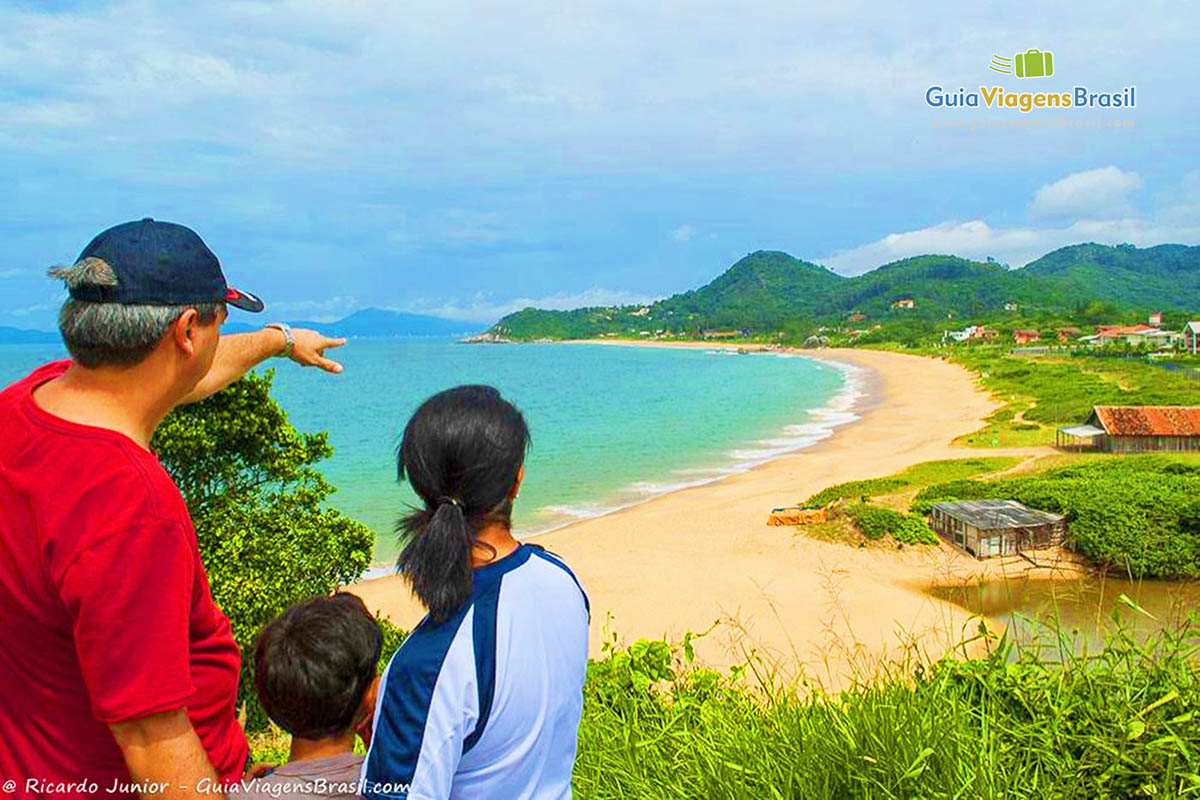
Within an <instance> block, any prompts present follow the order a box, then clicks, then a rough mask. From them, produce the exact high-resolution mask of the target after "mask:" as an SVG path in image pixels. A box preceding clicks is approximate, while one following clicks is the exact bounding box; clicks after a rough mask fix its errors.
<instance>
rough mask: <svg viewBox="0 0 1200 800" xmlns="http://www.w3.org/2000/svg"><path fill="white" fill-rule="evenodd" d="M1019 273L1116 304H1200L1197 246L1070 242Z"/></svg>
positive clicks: (1189, 306)
mask: <svg viewBox="0 0 1200 800" xmlns="http://www.w3.org/2000/svg"><path fill="white" fill-rule="evenodd" d="M1021 271H1022V272H1024V273H1027V274H1029V275H1037V276H1040V277H1047V278H1053V279H1055V280H1056V281H1057V282H1058V284H1059V285H1060V286H1062V287H1063V288H1065V289H1066V290H1068V291H1070V292H1073V293H1076V294H1078V295H1081V296H1085V297H1094V298H1096V299H1099V300H1107V301H1110V302H1114V303H1118V304H1121V305H1126V306H1140V307H1150V306H1163V307H1164V308H1187V309H1196V308H1200V302H1197V295H1198V294H1200V247H1188V246H1186V245H1182V244H1161V245H1158V246H1157V247H1147V248H1138V247H1134V246H1133V245H1129V244H1122V245H1117V246H1116V247H1108V246H1106V245H1102V244H1076V245H1071V246H1069V247H1063V248H1060V249H1058V250H1055V251H1054V252H1052V253H1047V254H1046V255H1044V256H1042V257H1041V258H1039V259H1038V260H1037V261H1031V262H1030V263H1028V264H1026V265H1025V266H1024V267H1023V268H1022V270H1021Z"/></svg>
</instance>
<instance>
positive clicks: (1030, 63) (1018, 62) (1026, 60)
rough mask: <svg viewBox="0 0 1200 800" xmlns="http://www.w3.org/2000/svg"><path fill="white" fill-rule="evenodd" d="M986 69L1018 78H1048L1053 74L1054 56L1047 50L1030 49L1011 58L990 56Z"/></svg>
mask: <svg viewBox="0 0 1200 800" xmlns="http://www.w3.org/2000/svg"><path fill="white" fill-rule="evenodd" d="M988 69H990V70H992V71H993V72H1003V73H1004V74H1006V75H1016V76H1017V77H1018V78H1049V77H1050V76H1051V75H1053V74H1054V54H1053V53H1051V52H1050V51H1049V50H1038V49H1037V48H1036V47H1032V48H1030V49H1028V50H1026V51H1025V52H1024V53H1017V54H1016V55H1015V56H1013V57H1012V58H1008V57H1006V56H992V63H990V64H988Z"/></svg>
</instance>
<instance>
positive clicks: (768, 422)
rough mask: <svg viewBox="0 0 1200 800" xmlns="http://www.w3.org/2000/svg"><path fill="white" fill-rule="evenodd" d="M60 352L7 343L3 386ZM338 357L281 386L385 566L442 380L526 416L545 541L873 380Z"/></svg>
mask: <svg viewBox="0 0 1200 800" xmlns="http://www.w3.org/2000/svg"><path fill="white" fill-rule="evenodd" d="M61 355H62V351H61V349H60V348H57V347H53V346H35V345H7V346H0V382H2V383H4V384H7V383H9V382H10V381H12V380H14V379H16V378H18V377H20V376H22V375H24V374H25V373H26V372H28V370H30V369H31V368H33V367H35V366H37V365H38V364H40V363H43V362H44V361H47V360H49V359H51V358H56V357H61ZM335 357H336V358H338V359H339V360H341V361H342V363H343V364H344V365H345V367H346V369H345V372H344V373H343V374H341V375H336V376H334V375H328V374H325V373H321V372H318V371H316V370H312V369H300V368H297V367H295V365H292V364H289V363H286V362H278V364H277V368H276V370H275V390H274V392H275V396H276V397H277V398H278V400H279V401H280V402H281V403H282V404H283V406H284V408H285V409H286V410H287V412H288V415H289V417H290V419H291V421H292V422H293V424H295V425H296V426H297V427H299V428H300V429H302V430H309V431H312V430H322V429H323V430H328V431H329V432H330V441H331V443H332V444H333V446H334V456H333V458H332V459H330V460H329V461H327V462H325V463H324V464H322V465H321V466H322V469H323V471H324V472H325V474H326V476H327V477H328V479H329V480H330V482H331V483H332V484H333V485H334V486H336V487H337V489H338V491H337V493H336V494H335V495H334V496H333V498H332V501H331V502H332V503H333V504H334V505H335V506H337V507H338V508H340V509H342V510H343V511H345V512H346V513H347V514H349V515H351V516H353V517H354V518H356V519H359V520H361V521H362V522H364V523H366V524H367V525H368V526H370V527H371V528H372V530H374V531H375V532H376V550H375V558H376V562H377V563H380V564H383V563H387V562H390V561H391V560H393V559H394V557H395V554H396V544H395V537H394V534H393V525H394V521H395V519H396V518H397V516H398V515H399V514H400V513H401V512H402V511H403V509H404V507H405V505H406V504H407V503H411V502H413V501H414V499H415V496H414V495H413V494H412V493H411V491H410V490H409V489H408V487H407V486H402V485H398V484H397V482H396V468H395V449H396V446H397V444H398V443H399V436H400V433H401V432H402V430H403V428H404V424H405V423H406V421H407V420H408V418H409V416H410V415H411V414H412V412H413V411H414V410H415V409H416V407H417V406H418V405H419V404H420V403H421V401H422V400H423V399H424V398H426V397H428V396H429V395H430V394H433V393H434V392H437V391H439V390H441V389H445V388H448V387H451V386H455V385H458V384H462V383H490V384H492V385H494V386H496V387H497V388H499V389H500V391H501V392H502V393H503V394H504V395H505V396H506V397H507V398H509V399H510V400H512V401H513V402H514V403H516V405H517V406H518V407H520V408H521V410H522V411H523V412H524V414H525V416H526V419H527V421H528V423H529V426H530V429H531V431H532V436H533V446H532V449H531V450H530V453H529V457H528V461H527V462H526V477H525V484H524V486H523V487H522V489H521V496H520V499H519V500H518V501H517V506H516V510H515V514H516V519H515V525H516V527H517V529H518V534H520V535H532V534H536V533H538V532H543V531H546V530H549V529H552V528H554V527H558V526H561V525H563V524H566V523H569V522H571V521H573V520H577V519H580V518H584V517H590V516H596V515H599V514H603V513H606V512H608V511H611V510H614V509H617V508H621V507H624V506H628V505H631V504H634V503H638V502H641V501H644V500H646V499H648V498H650V497H654V496H656V495H660V494H663V493H665V492H669V491H671V490H674V489H679V488H683V487H687V486H692V485H698V484H701V483H705V482H709V481H713V480H716V479H719V478H720V477H722V476H724V475H727V474H730V473H732V472H737V471H741V470H746V469H749V468H750V467H752V466H754V465H756V464H760V463H762V462H764V461H767V460H769V459H771V458H773V457H775V456H778V455H781V454H783V453H786V452H790V451H794V450H798V449H801V448H804V447H807V446H809V445H812V444H814V443H816V442H818V441H820V440H821V439H824V438H827V437H828V436H830V435H832V433H833V429H834V428H835V427H836V426H838V425H841V424H845V423H847V422H850V421H852V420H854V419H855V418H856V415H855V406H856V404H857V403H858V402H860V399H861V397H862V394H863V385H862V380H863V377H864V376H863V374H862V373H861V371H859V370H857V369H856V368H853V367H848V366H847V367H837V366H832V365H830V364H827V363H824V362H818V361H814V360H812V359H806V358H800V357H795V356H787V355H783V354H752V355H736V354H733V353H730V352H728V351H718V350H700V349H695V350H691V349H688V350H685V349H666V348H637V347H612V346H605V345H575V344H538V345H463V344H459V343H457V342H454V341H451V340H447V339H373V340H372V339H356V340H352V341H351V342H350V343H349V344H348V345H347V346H346V347H344V348H342V349H341V350H340V351H337V355H336V356H335ZM267 366H270V364H268V365H267ZM791 499H793V498H780V501H781V502H784V501H787V500H791ZM794 499H795V500H799V499H801V498H799V497H797V498H794Z"/></svg>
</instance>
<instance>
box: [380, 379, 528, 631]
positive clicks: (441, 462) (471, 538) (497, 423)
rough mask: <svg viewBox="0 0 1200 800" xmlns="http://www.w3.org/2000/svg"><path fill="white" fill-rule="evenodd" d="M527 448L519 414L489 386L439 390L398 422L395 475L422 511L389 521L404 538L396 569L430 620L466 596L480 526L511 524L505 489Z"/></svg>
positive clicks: (514, 477)
mask: <svg viewBox="0 0 1200 800" xmlns="http://www.w3.org/2000/svg"><path fill="white" fill-rule="evenodd" d="M528 446H529V428H528V427H527V426H526V424H525V418H524V417H522V416H521V412H520V411H518V410H517V409H516V407H515V406H513V405H512V404H511V403H509V402H508V401H506V400H505V399H504V398H503V397H501V396H500V393H499V392H498V391H496V390H495V389H494V388H492V387H491V386H459V387H457V388H454V389H447V390H446V391H444V392H439V393H438V394H435V395H434V396H433V397H431V398H429V399H428V400H426V401H425V402H424V403H422V404H421V407H420V408H418V409H417V412H416V413H415V414H413V417H412V419H410V420H409V421H408V425H406V426H405V428H404V437H403V439H402V440H401V442H400V449H399V453H398V456H397V459H396V460H397V465H396V467H397V469H396V472H397V476H398V477H399V479H400V480H406V479H407V480H408V482H409V483H410V484H411V485H412V487H413V489H414V490H415V491H416V493H417V496H418V497H420V498H421V501H422V502H423V503H424V508H417V509H414V510H413V512H412V513H411V514H408V515H407V516H405V517H403V518H402V519H401V520H400V522H399V523H398V524H397V526H396V527H397V530H398V532H399V533H400V535H401V537H402V539H403V541H404V548H403V549H402V550H401V552H400V557H399V559H398V560H397V562H396V566H397V568H398V569H399V570H400V572H401V574H403V575H404V576H405V577H406V578H407V579H408V581H409V583H410V584H411V585H412V587H413V591H414V592H415V593H416V595H417V598H418V599H419V600H420V601H421V602H422V603H423V604H424V605H425V607H426V608H428V609H429V612H430V614H432V615H433V617H434V619H437V620H442V619H445V618H446V617H449V616H450V615H452V614H453V613H454V612H455V611H457V610H459V609H460V608H462V606H463V605H464V604H465V603H466V602H467V600H468V599H469V598H470V595H471V550H472V548H473V547H474V546H475V537H476V534H477V532H478V531H479V530H480V528H482V527H483V526H484V525H488V524H499V525H503V526H505V527H510V526H511V524H512V501H511V500H510V499H509V494H510V492H511V491H512V487H513V485H514V484H515V483H516V480H517V474H518V473H519V472H520V469H521V464H522V463H524V460H525V451H526V449H527V448H528Z"/></svg>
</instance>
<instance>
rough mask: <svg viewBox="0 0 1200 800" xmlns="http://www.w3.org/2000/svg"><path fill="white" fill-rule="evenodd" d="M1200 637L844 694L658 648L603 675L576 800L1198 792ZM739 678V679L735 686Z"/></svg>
mask: <svg viewBox="0 0 1200 800" xmlns="http://www.w3.org/2000/svg"><path fill="white" fill-rule="evenodd" d="M1198 635H1200V630H1197V629H1195V628H1192V629H1189V630H1187V631H1183V632H1178V633H1176V634H1160V635H1159V636H1158V637H1157V638H1155V639H1153V640H1151V641H1150V642H1147V643H1142V644H1138V643H1136V642H1134V641H1133V640H1131V639H1129V638H1128V637H1125V636H1123V635H1120V634H1115V635H1114V636H1113V638H1112V639H1110V641H1109V643H1108V645H1107V647H1106V648H1105V649H1104V651H1103V652H1102V653H1099V654H1096V655H1092V656H1087V655H1075V654H1072V653H1070V652H1066V653H1065V654H1064V658H1063V660H1062V661H1061V662H1060V663H1051V662H1048V661H1045V660H1042V659H1041V658H1040V657H1039V656H1037V655H1036V654H1035V653H1033V652H1029V651H1026V652H1017V651H1015V650H1014V649H1013V648H1012V647H1010V646H1009V645H1008V644H1006V643H1003V642H1002V643H1000V645H999V646H997V647H996V649H995V650H994V651H993V652H992V653H991V654H990V655H988V656H987V657H985V658H982V659H976V660H968V661H955V660H945V661H941V662H938V663H937V664H935V665H933V666H932V667H929V668H922V667H919V666H916V665H914V664H911V663H907V664H897V665H894V666H893V667H892V668H891V669H890V670H888V671H885V672H884V673H883V674H881V675H880V676H878V677H877V678H875V679H873V680H869V681H866V682H864V683H861V684H859V685H857V686H855V687H854V688H851V689H849V690H847V691H844V692H840V693H836V694H825V693H821V692H813V691H810V690H807V689H805V688H804V687H802V686H794V687H791V688H784V689H779V688H777V687H775V686H774V685H773V684H772V683H771V681H770V680H769V678H767V676H765V675H764V676H762V677H761V679H759V678H756V675H755V672H754V670H753V665H751V669H750V670H748V671H742V670H738V671H736V672H735V675H734V676H733V677H730V676H727V675H722V674H718V673H716V672H712V671H710V670H702V669H701V670H697V669H693V668H691V666H690V665H688V664H687V661H686V657H684V658H681V657H679V654H676V658H675V661H674V662H671V660H670V654H669V653H670V651H669V650H667V649H666V646H665V645H664V644H663V643H661V642H658V643H654V644H653V645H651V644H649V643H645V642H641V643H638V645H635V646H634V647H635V648H638V647H640V648H641V650H640V652H634V650H633V649H630V650H628V651H618V652H613V653H609V654H608V656H607V657H606V658H605V659H604V660H603V661H600V662H596V663H594V664H593V665H592V666H591V669H590V671H589V675H588V681H587V685H586V687H585V704H584V718H583V725H582V727H581V730H580V739H579V756H578V761H577V763H576V767H575V789H576V792H577V794H578V795H579V796H580V797H582V798H680V799H682V798H708V799H709V800H715V799H716V798H731V800H732V799H733V798H759V797H762V798H806V799H807V798H850V797H854V798H859V797H861V798H930V799H932V798H1001V797H1003V798H1010V797H1019V798H1041V797H1055V798H1117V797H1121V798H1124V797H1138V796H1159V797H1178V796H1182V795H1185V794H1195V793H1198V792H1200V776H1198V775H1197V771H1198V767H1200V725H1197V723H1196V718H1195V717H1194V714H1195V708H1196V704H1197V702H1198V701H1200V681H1198V680H1197V677H1198V675H1197V666H1196V655H1197V653H1196V644H1195V642H1196V638H1197V636H1198ZM739 676H740V677H739Z"/></svg>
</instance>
